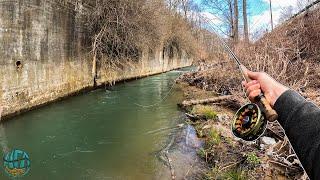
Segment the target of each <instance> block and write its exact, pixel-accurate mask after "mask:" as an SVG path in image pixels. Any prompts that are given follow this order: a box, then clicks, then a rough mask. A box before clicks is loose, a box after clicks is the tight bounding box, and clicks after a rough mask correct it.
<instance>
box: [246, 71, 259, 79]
mask: <svg viewBox="0 0 320 180" xmlns="http://www.w3.org/2000/svg"><path fill="white" fill-rule="evenodd" d="M246 73H247V75H248V77H249V78H250V79H252V80H258V78H259V74H260V73H259V72H253V71H249V70H247V72H246Z"/></svg>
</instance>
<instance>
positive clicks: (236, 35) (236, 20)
mask: <svg viewBox="0 0 320 180" xmlns="http://www.w3.org/2000/svg"><path fill="white" fill-rule="evenodd" d="M238 41H239V9H238V0H234V42H235V43H238Z"/></svg>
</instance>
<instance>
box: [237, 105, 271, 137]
mask: <svg viewBox="0 0 320 180" xmlns="http://www.w3.org/2000/svg"><path fill="white" fill-rule="evenodd" d="M266 128H267V119H266V117H265V114H264V113H263V112H262V111H261V109H260V108H259V106H258V105H257V104H247V105H245V106H243V107H242V108H240V109H239V110H238V112H237V113H236V115H235V117H234V118H233V122H232V127H231V130H232V133H233V134H234V135H235V136H236V137H238V138H241V139H243V140H245V141H254V140H256V139H258V138H259V137H260V136H261V135H262V134H263V133H264V131H265V130H266Z"/></svg>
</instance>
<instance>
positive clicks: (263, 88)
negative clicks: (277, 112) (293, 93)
mask: <svg viewBox="0 0 320 180" xmlns="http://www.w3.org/2000/svg"><path fill="white" fill-rule="evenodd" d="M245 73H247V74H248V76H249V78H250V79H252V81H250V82H249V83H247V82H246V81H243V82H242V85H243V86H244V88H245V90H246V94H247V96H248V98H249V99H250V101H251V102H255V98H256V97H257V96H259V95H260V94H261V93H262V92H263V93H264V96H265V97H266V99H267V100H268V101H269V103H270V105H271V106H272V107H273V106H274V104H275V102H276V101H277V99H278V98H279V97H280V96H281V95H282V94H283V93H284V92H285V91H287V90H288V89H289V88H287V87H286V86H284V85H282V84H280V83H279V82H277V81H276V80H274V79H273V78H272V77H270V76H269V75H268V74H266V73H264V72H252V71H249V70H246V72H245Z"/></svg>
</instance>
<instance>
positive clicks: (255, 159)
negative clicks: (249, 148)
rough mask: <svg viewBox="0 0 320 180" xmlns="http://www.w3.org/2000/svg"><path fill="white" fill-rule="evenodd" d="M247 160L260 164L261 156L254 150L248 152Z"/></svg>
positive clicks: (252, 163)
mask: <svg viewBox="0 0 320 180" xmlns="http://www.w3.org/2000/svg"><path fill="white" fill-rule="evenodd" d="M246 158H247V159H246V161H247V162H248V163H249V164H251V165H254V166H255V165H258V164H260V162H261V160H260V158H259V157H258V156H257V155H256V153H254V152H250V153H248V154H246Z"/></svg>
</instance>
